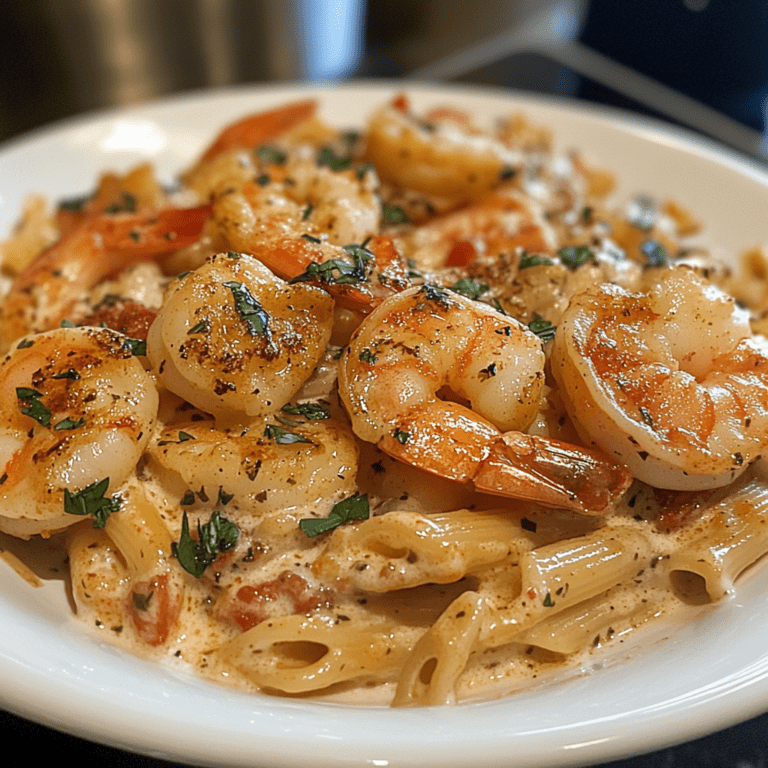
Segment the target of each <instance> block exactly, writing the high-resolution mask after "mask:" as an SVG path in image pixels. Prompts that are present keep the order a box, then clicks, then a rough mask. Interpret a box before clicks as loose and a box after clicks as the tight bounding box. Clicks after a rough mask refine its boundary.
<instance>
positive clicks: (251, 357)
mask: <svg viewBox="0 0 768 768" xmlns="http://www.w3.org/2000/svg"><path fill="white" fill-rule="evenodd" d="M332 325H333V300H332V299H331V297H330V296H329V295H328V294H327V293H326V292H325V291H323V290H322V289H320V288H316V287H314V286H310V285H303V284H297V285H289V284H287V283H285V282H284V281H282V280H280V278H278V277H276V276H275V275H273V274H272V272H270V271H269V270H268V269H267V268H266V267H265V266H263V265H262V264H261V263H260V262H259V261H257V260H256V259H254V258H253V257H251V256H248V255H246V254H237V253H232V252H230V253H221V254H217V255H215V256H213V257H211V258H210V259H209V260H208V261H207V262H206V263H205V264H204V265H203V266H201V267H199V268H198V269H196V270H195V271H193V272H190V273H188V274H187V275H183V276H181V277H179V278H178V279H177V280H176V281H175V282H174V283H172V284H171V285H170V286H169V288H168V292H167V295H166V298H165V301H164V303H163V306H162V308H161V310H160V313H159V314H158V316H157V318H156V319H155V321H154V322H153V323H152V326H151V327H150V329H149V334H148V336H147V356H148V358H149V360H150V363H151V364H152V366H153V368H154V370H155V371H156V372H157V375H158V376H159V378H160V379H161V381H162V382H163V384H165V386H166V387H167V388H168V389H169V390H171V391H172V392H174V393H175V394H177V395H179V396H180V397H182V398H184V399H185V400H187V401H188V402H190V403H192V404H193V405H195V406H197V407H198V408H201V409H202V410H204V411H207V412H208V413H211V414H213V415H214V416H216V417H217V418H218V419H223V420H225V421H229V422H232V421H234V422H239V421H242V420H246V421H247V420H250V419H253V418H258V417H266V416H268V415H270V414H271V413H274V412H275V411H276V410H277V409H279V408H280V407H281V406H283V405H284V404H285V403H287V402H288V401H289V400H290V399H291V397H293V395H294V394H295V393H296V392H297V391H298V390H299V388H300V387H301V385H302V384H303V383H304V381H305V380H306V379H307V378H308V377H309V375H310V374H311V373H312V371H313V370H314V369H315V366H316V365H317V363H318V361H319V360H320V358H321V357H322V355H323V354H324V352H325V348H326V345H327V344H328V340H329V339H330V335H331V328H332Z"/></svg>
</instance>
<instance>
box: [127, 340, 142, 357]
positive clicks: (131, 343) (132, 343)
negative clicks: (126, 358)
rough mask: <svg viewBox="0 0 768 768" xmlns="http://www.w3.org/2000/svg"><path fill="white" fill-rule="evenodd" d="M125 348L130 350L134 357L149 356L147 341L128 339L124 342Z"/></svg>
mask: <svg viewBox="0 0 768 768" xmlns="http://www.w3.org/2000/svg"><path fill="white" fill-rule="evenodd" d="M123 346H124V347H125V348H126V349H127V350H129V351H130V353H131V354H132V355H133V356H134V357H139V356H141V357H146V355H147V342H146V339H132V338H130V337H126V338H125V340H124V341H123Z"/></svg>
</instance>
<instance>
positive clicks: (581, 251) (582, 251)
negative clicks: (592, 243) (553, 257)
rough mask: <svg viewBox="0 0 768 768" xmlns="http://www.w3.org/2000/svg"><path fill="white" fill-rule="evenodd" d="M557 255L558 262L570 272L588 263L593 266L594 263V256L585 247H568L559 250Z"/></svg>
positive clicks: (587, 247)
mask: <svg viewBox="0 0 768 768" xmlns="http://www.w3.org/2000/svg"><path fill="white" fill-rule="evenodd" d="M557 255H558V256H559V257H560V261H562V262H563V264H564V265H565V266H566V267H568V269H570V270H571V271H573V270H575V269H578V268H579V267H580V266H582V265H583V264H586V263H588V262H590V261H591V262H592V263H593V264H594V263H596V261H595V255H594V254H593V253H592V251H591V249H590V248H589V246H587V245H569V246H567V247H565V248H561V249H560V250H559V251H558V252H557Z"/></svg>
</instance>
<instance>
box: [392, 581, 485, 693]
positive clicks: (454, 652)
mask: <svg viewBox="0 0 768 768" xmlns="http://www.w3.org/2000/svg"><path fill="white" fill-rule="evenodd" d="M485 613H486V606H485V603H484V601H483V599H482V597H481V596H480V595H478V594H477V592H464V593H463V594H461V595H459V597H457V598H456V599H455V600H454V601H453V602H452V603H451V604H450V605H449V606H448V607H447V608H446V609H445V611H444V612H443V614H442V615H441V616H440V618H439V619H438V620H437V621H436V622H435V623H434V624H433V625H432V627H431V628H430V629H429V630H428V631H427V632H426V634H424V635H423V636H422V637H421V639H420V640H419V642H418V643H416V647H415V648H414V649H413V651H412V652H411V654H410V655H409V656H408V659H407V660H406V662H405V665H404V666H403V670H402V672H401V673H400V678H399V680H398V682H397V690H396V691H395V696H394V698H393V699H392V706H393V707H404V706H425V705H426V706H429V705H439V704H453V703H454V702H455V700H456V693H455V686H456V680H457V679H458V677H459V675H460V674H461V673H462V671H463V670H464V667H466V665H467V660H468V659H469V655H470V654H471V653H472V651H473V650H474V648H475V644H476V643H477V638H478V635H479V634H480V629H481V626H482V618H483V616H484V615H485Z"/></svg>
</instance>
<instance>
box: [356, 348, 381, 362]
mask: <svg viewBox="0 0 768 768" xmlns="http://www.w3.org/2000/svg"><path fill="white" fill-rule="evenodd" d="M358 357H359V358H360V360H361V361H362V362H364V363H368V364H369V365H375V364H376V360H377V359H378V358H377V357H376V355H374V354H373V352H371V350H370V349H368V347H366V348H365V349H364V350H363V351H362V352H361V353H360V354H359V355H358Z"/></svg>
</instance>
